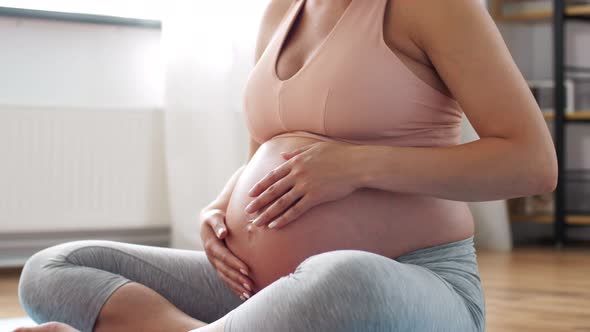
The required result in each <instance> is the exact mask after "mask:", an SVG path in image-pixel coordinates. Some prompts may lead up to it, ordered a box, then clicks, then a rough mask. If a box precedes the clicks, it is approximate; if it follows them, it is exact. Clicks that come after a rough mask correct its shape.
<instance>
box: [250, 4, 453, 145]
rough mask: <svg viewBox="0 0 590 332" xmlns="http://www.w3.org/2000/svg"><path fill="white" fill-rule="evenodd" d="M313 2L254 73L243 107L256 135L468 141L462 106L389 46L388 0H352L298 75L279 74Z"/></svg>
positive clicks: (283, 30)
mask: <svg viewBox="0 0 590 332" xmlns="http://www.w3.org/2000/svg"><path fill="white" fill-rule="evenodd" d="M304 2H305V0H297V1H296V3H295V4H294V5H293V6H292V7H291V9H290V10H289V11H288V12H287V14H286V16H285V18H284V19H283V21H282V22H281V23H280V25H279V26H278V28H277V30H276V32H275V34H274V35H273V37H272V39H271V41H270V42H269V44H268V46H267V48H266V49H265V51H264V53H263V54H262V56H261V58H260V59H259V60H258V63H257V64H256V66H255V67H254V69H253V70H252V71H251V73H250V76H249V77H248V81H247V84H246V86H245V89H244V95H243V110H244V114H245V118H246V123H247V126H248V130H249V132H250V134H251V135H252V137H253V138H254V139H255V140H256V141H257V142H259V143H261V144H262V143H263V142H265V141H267V140H269V139H271V138H273V137H278V136H304V137H312V138H316V139H320V140H324V141H327V140H336V141H344V142H348V143H353V144H379V145H392V146H394V145H395V146H447V145H456V144H459V143H460V128H461V117H462V113H463V112H462V109H461V107H460V106H459V104H458V103H457V101H456V100H454V99H453V98H450V97H448V96H446V95H445V94H443V93H441V92H439V91H438V90H436V89H435V88H433V87H431V86H430V85H428V84H427V83H426V82H424V81H422V80H421V79H420V78H418V77H417V76H416V75H415V74H414V73H413V72H412V71H410V69H409V68H408V67H406V66H405V64H404V63H403V62H402V61H401V60H400V59H399V58H398V57H397V55H396V54H395V53H393V52H392V51H391V49H390V48H389V47H388V46H387V44H386V43H385V40H384V39H383V20H384V14H385V8H386V4H387V0H352V1H351V2H350V4H349V5H348V7H347V8H346V10H345V11H344V13H343V14H342V16H341V17H340V18H339V20H338V21H337V23H336V25H335V26H334V27H333V28H332V30H331V31H330V33H329V34H328V35H327V37H325V39H324V40H323V42H322V43H321V44H320V45H319V46H318V47H317V48H316V50H315V51H314V52H313V54H312V55H311V57H310V58H309V60H308V61H307V63H305V65H304V66H303V67H302V68H301V69H300V70H299V71H298V72H297V73H295V74H294V75H293V76H291V77H290V78H288V79H285V80H281V79H280V78H279V77H278V75H277V72H276V63H277V59H278V55H279V52H280V51H281V49H282V47H283V46H284V45H283V44H284V42H285V39H286V36H287V34H288V32H289V30H290V29H291V27H292V25H293V22H294V21H295V19H296V17H297V15H298V14H299V13H300V12H301V8H303V5H304Z"/></svg>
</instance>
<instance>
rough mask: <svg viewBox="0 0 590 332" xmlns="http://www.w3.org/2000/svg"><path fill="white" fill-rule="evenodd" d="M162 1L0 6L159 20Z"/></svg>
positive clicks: (66, 0) (73, 0)
mask: <svg viewBox="0 0 590 332" xmlns="http://www.w3.org/2000/svg"><path fill="white" fill-rule="evenodd" d="M164 3H165V2H164V1H155V0H151V1H150V0H0V7H12V8H24V9H37V10H48V11H56V12H65V13H79V14H93V15H106V16H118V17H128V18H139V19H151V20H160V19H161V12H162V5H163V4H164Z"/></svg>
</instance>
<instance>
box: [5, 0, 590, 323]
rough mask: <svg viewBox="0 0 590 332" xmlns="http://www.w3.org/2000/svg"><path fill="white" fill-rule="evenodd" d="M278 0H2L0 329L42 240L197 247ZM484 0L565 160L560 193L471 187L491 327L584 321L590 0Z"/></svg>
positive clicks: (589, 197) (17, 317) (238, 152)
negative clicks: (476, 195)
mask: <svg viewBox="0 0 590 332" xmlns="http://www.w3.org/2000/svg"><path fill="white" fill-rule="evenodd" d="M365 1H371V0H365ZM267 2H268V0H248V1H239V0H227V1H213V0H209V1H202V0H195V1H180V0H169V1H166V2H163V1H139V0H118V1H114V0H101V1H97V0H86V1H80V0H77V1H76V0H70V1H68V0H18V1H16V0H15V1H6V0H0V332H1V331H10V329H11V327H13V326H17V325H20V324H23V323H26V324H32V322H31V321H29V320H28V319H27V318H26V317H25V313H24V311H23V310H22V309H21V308H20V306H19V304H18V297H17V293H16V286H17V282H18V276H19V273H20V267H21V266H22V264H23V263H24V261H25V260H26V259H27V258H28V257H29V256H30V255H31V254H33V253H34V252H36V251H38V250H40V249H42V248H45V247H48V246H51V245H54V244H57V243H61V242H65V241H71V240H77V239H91V238H96V239H109V240H116V241H125V242H132V243H138V244H147V245H156V246H172V247H176V248H185V249H195V250H200V249H201V244H200V238H199V234H198V230H199V219H198V212H199V211H200V209H201V208H203V207H204V206H205V205H206V204H208V203H209V202H210V201H211V200H212V199H214V198H215V197H216V196H217V194H218V193H219V192H220V190H221V188H222V187H223V185H224V184H225V182H226V181H227V180H228V178H229V177H230V176H231V174H232V173H233V172H234V171H235V170H236V169H237V168H238V167H239V166H240V165H242V164H243V163H244V162H245V161H246V160H247V155H248V132H247V129H246V126H245V123H244V118H243V116H242V113H241V106H242V105H241V94H242V88H243V85H244V83H245V81H246V79H247V76H248V74H249V72H250V70H251V69H252V66H253V61H254V45H255V40H256V34H257V31H258V24H259V22H260V18H261V15H262V12H263V10H264V8H265V6H266V4H267ZM482 5H485V6H486V7H487V8H488V9H489V11H490V15H491V17H492V18H493V19H494V21H495V22H496V24H497V25H498V28H499V30H500V32H501V33H502V36H503V38H504V40H505V42H506V43H507V45H508V47H509V49H510V52H511V53H512V56H513V57H514V60H515V62H516V63H517V65H518V66H519V68H520V70H521V72H522V73H523V75H524V76H525V78H526V79H527V81H528V83H529V85H530V87H531V91H532V93H533V95H534V96H535V97H536V99H537V100H538V102H539V105H540V106H541V109H542V111H543V115H544V116H545V118H546V119H547V123H548V126H549V127H550V129H551V131H552V133H553V136H554V139H555V143H556V149H557V152H558V155H559V159H560V171H561V173H560V181H559V185H558V189H557V191H556V192H555V193H552V194H550V195H542V196H534V197H522V198H518V199H513V200H509V201H494V202H480V203H470V207H471V209H472V212H473V214H474V216H475V218H476V223H477V226H476V229H477V230H476V244H477V246H478V249H479V250H480V251H479V252H480V254H479V260H480V269H481V272H482V279H483V282H484V288H485V290H486V296H487V297H486V298H487V300H486V301H487V310H488V331H590V309H589V308H590V281H589V280H588V278H587V277H586V275H587V274H588V273H590V250H588V249H589V248H590V247H589V246H588V242H587V240H588V239H590V231H589V230H590V227H587V226H589V225H590V171H587V170H588V169H590V126H588V123H589V122H590V1H588V0H576V1H563V0H490V1H488V2H485V3H484V2H482ZM556 86H557V87H560V86H561V87H562V88H560V89H555V87H556ZM506 121H510V119H506ZM463 129H464V133H463V138H464V142H468V141H471V140H475V139H478V137H477V134H476V133H475V132H474V131H473V129H472V128H471V126H470V125H469V122H468V119H464V128H463ZM494 162H496V161H494Z"/></svg>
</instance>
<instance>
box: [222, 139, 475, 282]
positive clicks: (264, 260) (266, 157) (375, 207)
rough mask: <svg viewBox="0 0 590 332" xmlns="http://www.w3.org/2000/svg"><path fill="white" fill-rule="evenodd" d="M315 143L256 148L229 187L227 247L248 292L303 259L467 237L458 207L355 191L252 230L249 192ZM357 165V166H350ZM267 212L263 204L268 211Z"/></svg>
mask: <svg viewBox="0 0 590 332" xmlns="http://www.w3.org/2000/svg"><path fill="white" fill-rule="evenodd" d="M317 141H318V140H316V139H313V138H308V137H296V136H286V137H275V138H273V139H271V140H269V141H267V142H265V143H264V144H262V145H261V146H260V147H259V149H258V150H257V151H256V154H255V155H254V156H253V157H252V159H251V160H250V162H249V163H248V165H247V166H246V168H245V169H244V170H243V172H242V174H241V176H240V178H239V179H238V181H237V182H236V185H235V187H234V190H233V193H232V196H231V198H230V201H229V205H228V208H227V211H226V223H227V227H228V230H229V234H228V236H227V238H226V244H227V246H228V248H229V249H230V250H231V251H232V252H233V253H234V254H235V255H236V256H237V257H239V258H240V259H241V260H243V261H244V262H245V263H246V264H248V266H249V267H250V271H251V272H250V276H251V278H252V280H253V281H254V283H255V288H254V291H255V292H256V291H259V290H260V289H262V288H264V287H266V286H267V285H269V284H270V283H272V282H273V281H275V280H277V279H278V278H280V277H282V276H284V275H288V274H289V273H291V272H293V271H294V270H295V268H296V267H297V265H299V264H300V263H301V262H302V261H303V260H304V259H306V258H307V257H309V256H312V255H314V254H319V253H322V252H326V251H331V250H338V249H357V250H365V251H370V252H374V253H377V254H380V255H384V256H387V257H391V258H395V257H398V256H400V255H402V254H404V253H407V252H410V251H412V250H416V249H420V248H424V247H428V246H433V245H438V244H442V243H448V242H451V241H456V240H460V239H464V238H466V237H468V236H470V235H472V234H473V229H472V228H473V222H472V217H471V214H470V212H469V209H468V207H467V204H466V203H464V202H457V201H449V200H443V199H438V198H434V197H428V196H422V195H412V194H402V193H394V192H390V191H383V190H377V189H370V188H361V189H359V190H356V191H354V192H353V193H351V194H350V195H348V196H346V197H344V198H343V199H339V200H336V201H332V202H327V203H323V204H319V205H317V206H315V207H313V208H311V209H310V210H308V211H307V212H305V213H304V214H302V215H301V216H300V217H299V218H297V219H296V220H294V221H292V222H291V223H290V224H289V225H287V226H285V227H283V228H281V229H268V228H267V227H257V226H252V225H250V224H249V223H248V219H250V218H252V217H254V216H256V215H258V214H259V213H261V212H262V211H264V209H265V208H263V209H262V210H261V211H258V212H256V213H254V214H248V213H246V212H245V211H244V209H245V207H246V205H248V203H250V202H251V201H252V200H254V199H255V198H254V197H250V196H249V195H248V191H249V190H250V189H251V188H252V186H254V184H255V183H256V182H258V181H259V180H260V179H262V178H263V177H264V176H265V175H266V174H267V173H268V172H269V171H271V170H272V169H274V168H276V167H277V166H279V165H280V164H282V163H283V162H285V160H284V159H283V158H282V157H281V156H280V154H279V153H280V152H281V151H290V150H292V149H295V148H297V147H300V146H304V145H308V144H311V143H314V142H317ZM349 166H350V167H362V165H349ZM267 207H268V206H267Z"/></svg>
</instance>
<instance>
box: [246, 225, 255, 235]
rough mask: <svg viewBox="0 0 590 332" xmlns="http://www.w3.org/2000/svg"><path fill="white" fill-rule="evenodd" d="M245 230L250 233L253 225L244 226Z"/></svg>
mask: <svg viewBox="0 0 590 332" xmlns="http://www.w3.org/2000/svg"><path fill="white" fill-rule="evenodd" d="M246 230H247V231H248V233H252V232H253V231H254V225H252V224H248V226H246Z"/></svg>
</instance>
